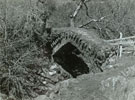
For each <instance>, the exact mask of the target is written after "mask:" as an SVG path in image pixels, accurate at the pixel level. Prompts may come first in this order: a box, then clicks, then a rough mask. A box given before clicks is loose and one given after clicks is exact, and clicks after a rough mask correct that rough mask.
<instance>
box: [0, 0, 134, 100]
mask: <svg viewBox="0 0 135 100" xmlns="http://www.w3.org/2000/svg"><path fill="white" fill-rule="evenodd" d="M57 4H58V3H57V0H56V1H55V0H0V90H1V92H2V93H5V94H7V95H14V96H15V97H16V98H18V99H22V98H25V97H35V96H37V95H38V94H39V93H41V92H42V91H44V93H46V91H48V87H49V86H50V84H55V83H56V82H55V81H53V80H51V77H46V76H47V73H48V70H49V66H50V64H51V62H50V61H49V53H50V51H49V50H48V48H47V45H46V43H47V42H48V41H49V39H48V38H47V36H48V34H47V33H46V30H45V28H46V27H47V24H48V23H49V24H51V26H52V27H70V15H72V14H73V13H74V11H75V9H76V7H77V6H78V4H79V2H78V0H73V1H71V2H68V3H63V4H59V5H57ZM134 5H135V2H134V0H113V1H112V0H88V1H87V2H86V5H85V6H84V5H83V6H82V8H81V9H80V11H79V12H78V15H77V16H76V18H75V26H76V27H81V28H86V29H91V28H93V29H96V30H97V31H98V35H99V36H100V37H101V38H104V39H112V38H118V37H119V32H122V33H123V34H124V36H129V35H134V32H135V27H134V23H135V20H134V19H135V15H134V7H135V6H134ZM87 12H88V13H89V14H87ZM43 81H46V82H47V83H48V84H43Z"/></svg>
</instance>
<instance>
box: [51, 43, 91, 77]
mask: <svg viewBox="0 0 135 100" xmlns="http://www.w3.org/2000/svg"><path fill="white" fill-rule="evenodd" d="M80 53H81V52H80V51H79V50H78V49H77V48H76V47H75V46H73V45H72V44H71V43H67V44H66V45H64V46H63V47H61V49H60V50H58V51H57V52H56V53H55V54H54V55H53V58H54V61H55V62H56V63H58V64H59V65H61V66H62V68H63V69H64V70H66V71H67V72H68V73H70V74H71V75H72V76H73V77H74V78H75V77H77V76H78V75H82V74H86V73H89V68H88V66H87V64H86V63H85V62H84V61H83V60H82V59H81V57H78V56H77V55H79V54H80Z"/></svg>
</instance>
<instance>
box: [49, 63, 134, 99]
mask: <svg viewBox="0 0 135 100" xmlns="http://www.w3.org/2000/svg"><path fill="white" fill-rule="evenodd" d="M124 64H125V63H124V62H123V64H122V65H123V66H120V67H118V68H116V69H110V70H108V71H106V72H103V73H98V74H96V75H92V74H88V75H82V76H79V77H78V78H77V79H69V80H65V81H63V82H61V83H59V84H57V86H56V88H55V93H52V95H51V99H52V100H135V85H134V84H135V65H132V64H131V66H125V65H124Z"/></svg>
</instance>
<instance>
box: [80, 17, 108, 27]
mask: <svg viewBox="0 0 135 100" xmlns="http://www.w3.org/2000/svg"><path fill="white" fill-rule="evenodd" d="M106 17H107V16H104V17H101V18H99V19H98V20H97V19H91V20H90V21H88V22H86V23H85V24H83V25H80V26H79V28H82V27H84V26H87V25H88V24H90V23H91V22H100V21H102V20H103V19H104V18H106Z"/></svg>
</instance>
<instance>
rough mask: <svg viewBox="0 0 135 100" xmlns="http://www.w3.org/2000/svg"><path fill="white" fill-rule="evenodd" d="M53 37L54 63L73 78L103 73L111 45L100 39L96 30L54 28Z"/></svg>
mask: <svg viewBox="0 0 135 100" xmlns="http://www.w3.org/2000/svg"><path fill="white" fill-rule="evenodd" d="M51 36H55V38H54V39H53V41H52V43H51V47H52V58H53V61H54V62H56V63H58V64H59V65H61V66H62V67H63V69H65V70H66V71H67V72H68V73H70V74H71V75H72V76H73V77H77V76H78V75H81V74H85V73H96V72H102V71H103V70H102V68H101V65H102V64H103V63H104V62H105V60H106V58H107V57H108V56H109V53H110V45H109V44H107V43H106V42H104V41H103V40H102V39H100V38H99V37H98V35H97V34H96V31H95V30H89V31H88V30H85V29H80V28H54V29H52V31H51Z"/></svg>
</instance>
